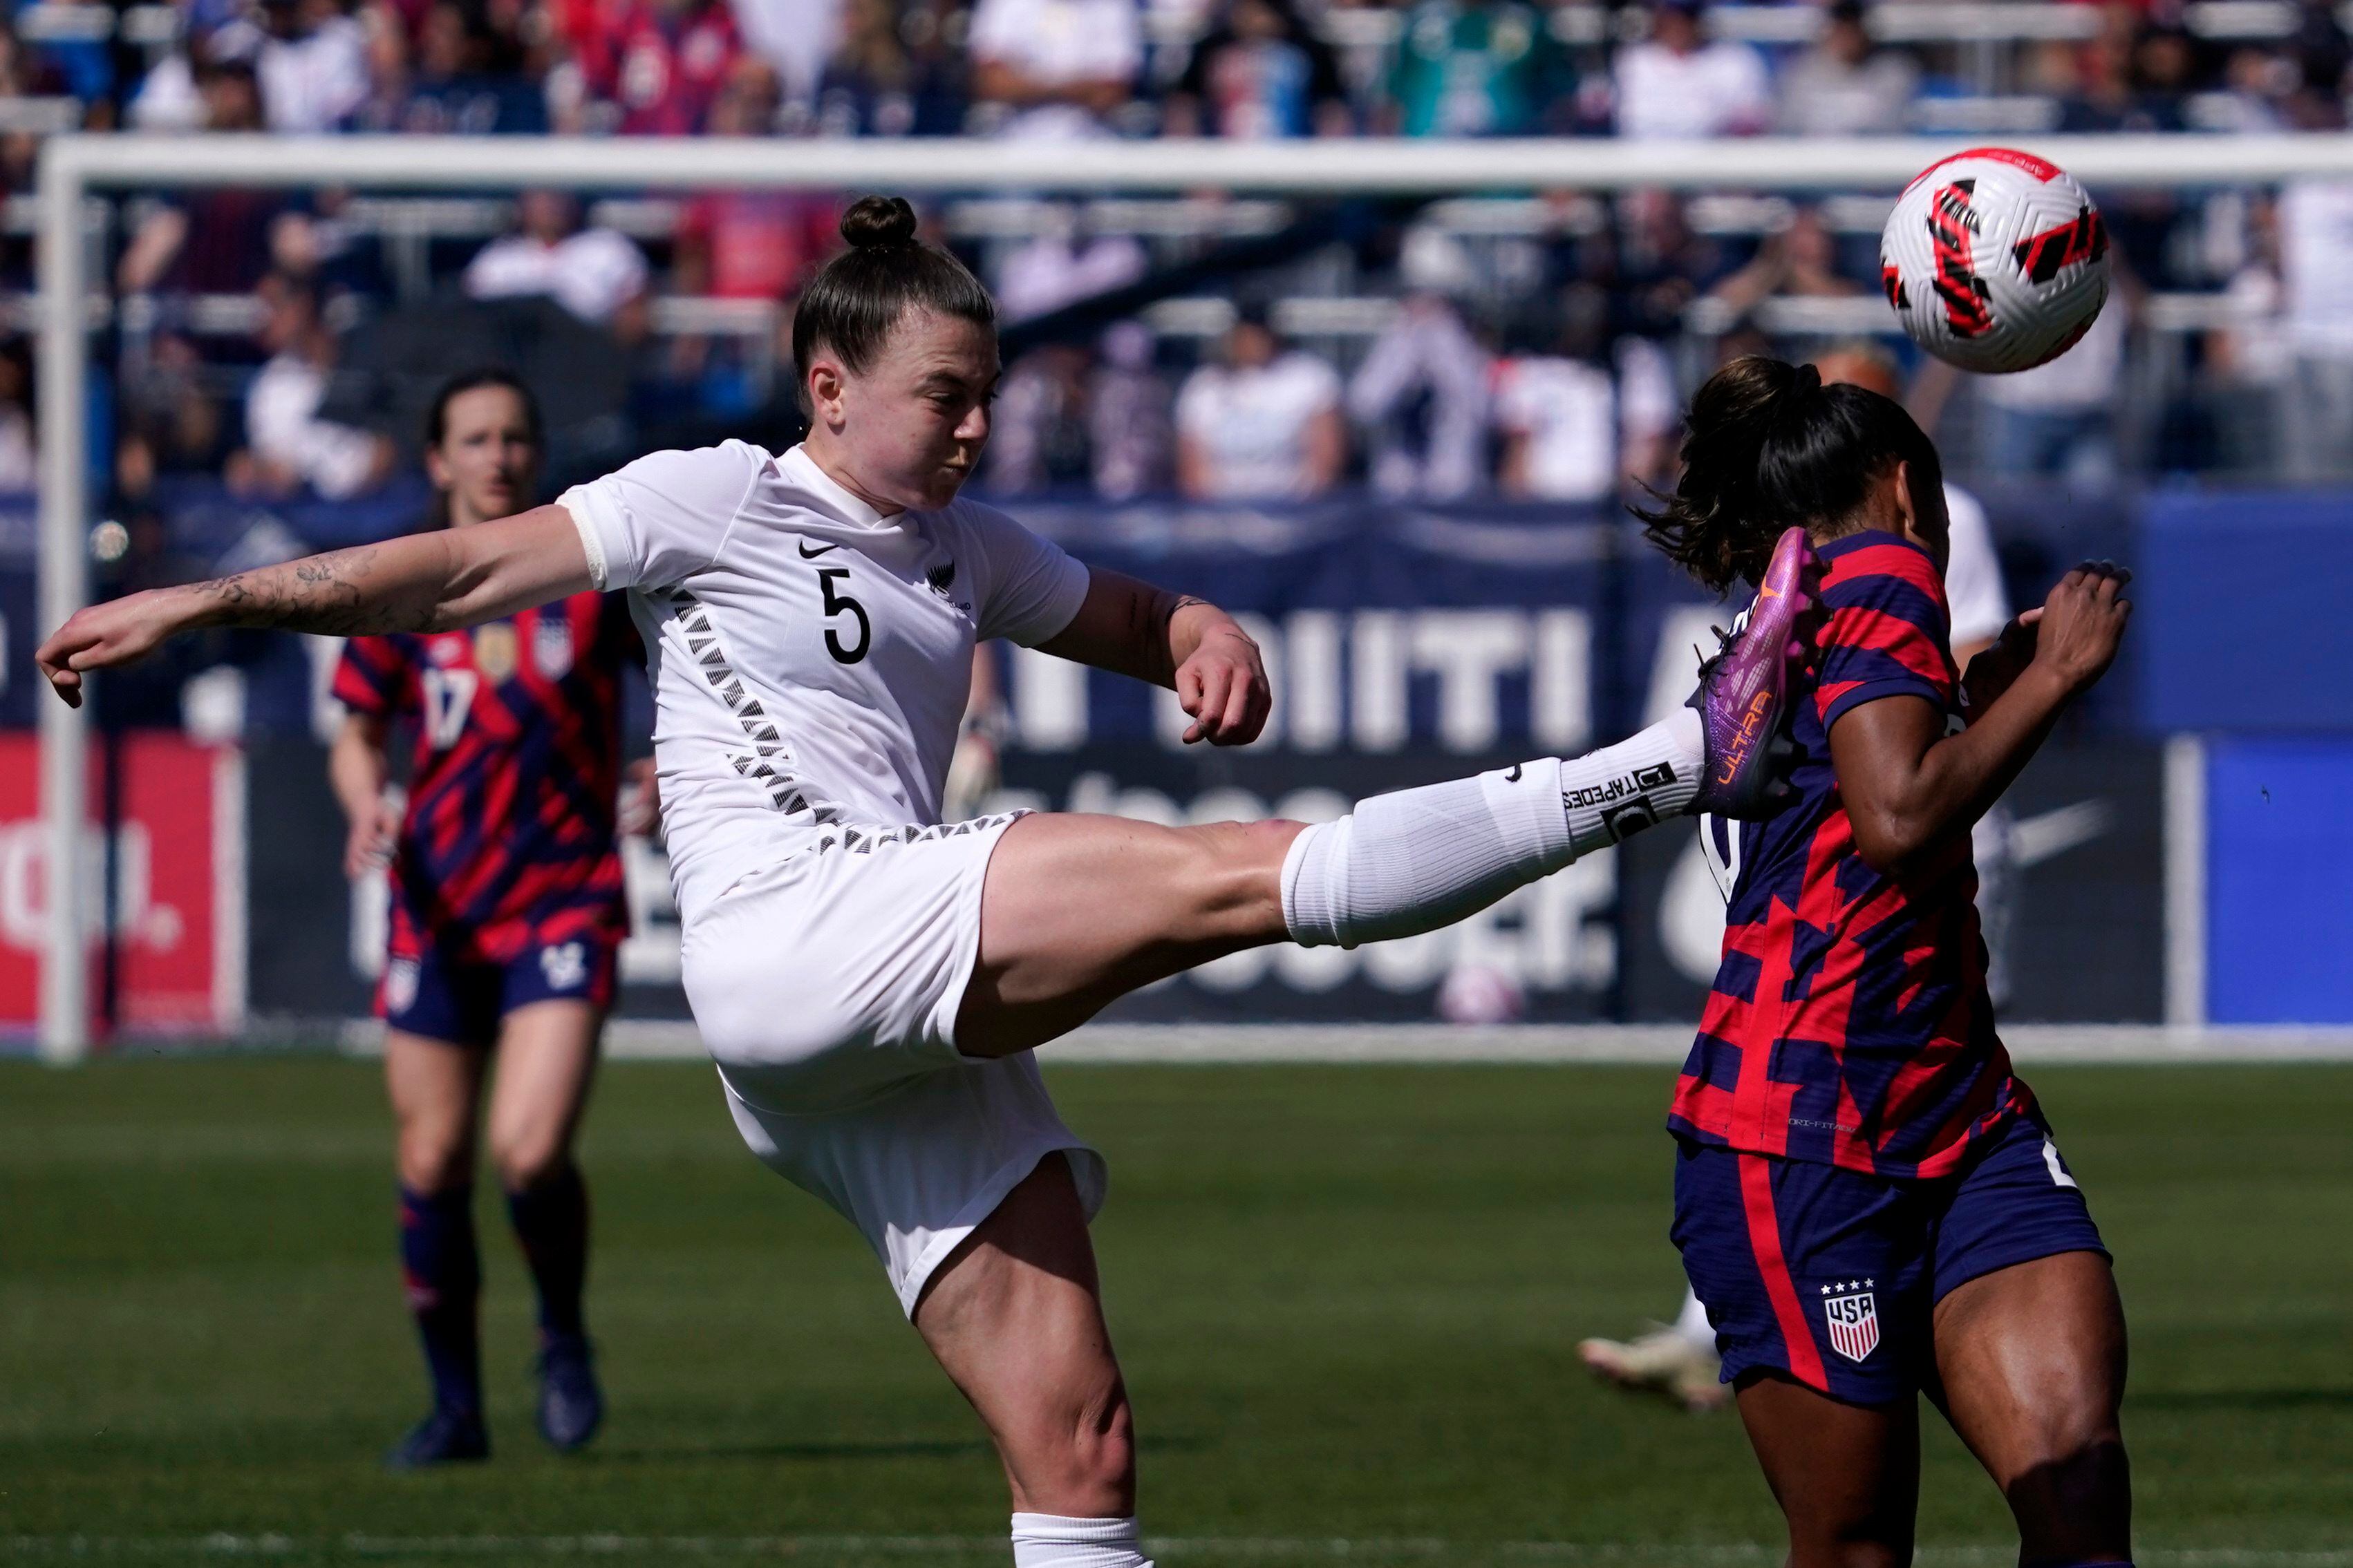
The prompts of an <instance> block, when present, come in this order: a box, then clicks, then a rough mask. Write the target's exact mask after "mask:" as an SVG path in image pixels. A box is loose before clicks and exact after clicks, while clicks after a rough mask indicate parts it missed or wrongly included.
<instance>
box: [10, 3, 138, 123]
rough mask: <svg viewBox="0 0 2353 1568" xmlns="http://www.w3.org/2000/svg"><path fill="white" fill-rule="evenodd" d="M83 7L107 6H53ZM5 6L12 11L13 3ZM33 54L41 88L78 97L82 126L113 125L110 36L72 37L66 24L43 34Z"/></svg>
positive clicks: (100, 7) (65, 6)
mask: <svg viewBox="0 0 2353 1568" xmlns="http://www.w3.org/2000/svg"><path fill="white" fill-rule="evenodd" d="M83 7H87V8H88V9H89V10H90V11H93V12H96V11H104V10H106V9H108V8H109V7H107V6H106V5H101V4H100V3H99V0H65V3H64V4H62V5H58V7H57V9H58V10H60V11H65V12H68V13H69V14H70V13H71V12H73V11H75V10H79V9H81V8H83ZM9 9H10V10H11V11H12V12H13V11H15V10H16V6H13V5H12V6H10V7H9ZM110 31H111V29H110ZM19 47H22V46H21V45H20V46H19ZM33 54H34V57H35V59H36V60H37V64H36V65H35V67H34V71H35V74H37V76H38V77H39V78H40V79H41V84H42V87H43V89H44V90H45V91H47V92H51V93H57V94H60V95H62V96H64V97H68V98H73V99H79V100H80V102H81V105H82V129H83V130H85V131H111V130H112V129H113V128H114V83H115V64H116V58H117V57H116V53H115V49H114V47H113V43H112V40H111V39H110V38H109V37H106V36H105V34H104V33H100V34H99V35H98V36H96V37H76V36H73V31H72V29H70V28H69V29H65V30H63V32H62V33H61V34H60V33H52V34H51V35H50V36H49V37H45V38H43V39H42V41H41V43H40V45H39V46H38V47H37V49H36V50H34V51H33Z"/></svg>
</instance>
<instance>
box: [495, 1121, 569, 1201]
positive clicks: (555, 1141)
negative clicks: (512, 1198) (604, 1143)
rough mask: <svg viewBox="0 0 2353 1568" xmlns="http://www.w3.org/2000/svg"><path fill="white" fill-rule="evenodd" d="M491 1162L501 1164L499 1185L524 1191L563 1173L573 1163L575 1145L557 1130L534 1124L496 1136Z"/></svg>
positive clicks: (515, 1191)
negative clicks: (525, 1128)
mask: <svg viewBox="0 0 2353 1568" xmlns="http://www.w3.org/2000/svg"><path fill="white" fill-rule="evenodd" d="M491 1163H492V1164H493V1165H495V1166H497V1167H498V1173H499V1184H500V1185H501V1186H503V1187H505V1188H506V1190H507V1191H509V1192H511V1193H524V1192H529V1191H530V1190H531V1189H532V1188H533V1187H537V1186H542V1185H544V1184H546V1183H548V1182H549V1181H551V1180H553V1179H554V1178H555V1177H557V1176H559V1175H561V1174H563V1173H564V1172H565V1168H566V1167H568V1166H569V1165H570V1164H571V1163H572V1147H571V1144H570V1142H569V1141H567V1140H566V1139H565V1138H562V1137H560V1136H558V1135H557V1134H555V1133H554V1132H551V1131H546V1130H544V1129H539V1128H533V1129H529V1130H527V1131H522V1132H516V1133H511V1134H509V1135H507V1136H506V1137H503V1138H493V1139H492V1140H491Z"/></svg>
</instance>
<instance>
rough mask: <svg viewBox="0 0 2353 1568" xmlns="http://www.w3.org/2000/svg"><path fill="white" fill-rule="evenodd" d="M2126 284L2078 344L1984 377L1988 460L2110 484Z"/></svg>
mask: <svg viewBox="0 0 2353 1568" xmlns="http://www.w3.org/2000/svg"><path fill="white" fill-rule="evenodd" d="M2122 295H2123V290H2122V289H2112V290H2111V291H2110V293H2109V296H2108V303H2107V307H2106V308H2105V310H2102V311H2101V312H2100V313H2099V315H2098V316H2097V317H2096V318H2094V321H2093V322H2092V325H2091V327H2090V328H2089V329H2088V330H2087V331H2085V332H2084V335H2083V337H2082V338H2080V339H2078V340H2077V342H2076V343H2075V346H2074V347H2073V348H2071V349H2069V350H2068V351H2067V352H2066V353H2063V354H2061V355H2060V356H2059V357H2058V358H2057V359H2054V360H2052V362H2051V363H2048V364H2043V365H2037V366H2036V367H2035V368H2034V369H2032V370H2022V371H2019V372H2018V373H2016V374H2011V375H1989V376H1981V377H1979V378H1978V394H1979V395H1980V396H1982V397H1983V398H1984V400H1985V404H1986V410H1987V414H1988V416H1989V418H1988V429H1987V441H1986V466H1987V467H1988V468H1991V469H1992V470H1993V471H1994V472H1996V473H2000V474H2037V475H2041V474H2048V475H2055V476H2058V477H2060V478H2063V479H2067V480H2068V481H2070V482H2071V483H2074V484H2085V485H2100V484H2106V483H2108V482H2110V481H2112V480H2113V479H2115V478H2116V397H2117V394H2118V393H2119V391H2120V390H2121V389H2122V387H2123V384H2124V368H2125V342H2126V337H2127V336H2128V335H2129V333H2128V331H2127V322H2128V320H2129V318H2130V316H2131V314H2132V312H2131V310H2130V308H2129V305H2128V303H2127V301H2126V300H2125V299H2124V298H2123V297H2122Z"/></svg>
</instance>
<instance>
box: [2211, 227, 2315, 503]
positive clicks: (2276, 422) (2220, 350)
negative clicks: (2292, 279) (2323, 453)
mask: <svg viewBox="0 0 2353 1568" xmlns="http://www.w3.org/2000/svg"><path fill="white" fill-rule="evenodd" d="M2247 227H2248V230H2249V236H2248V237H2249V240H2250V242H2251V245H2250V248H2251V251H2252V254H2250V255H2249V257H2248V258H2247V260H2246V262H2245V264H2244V265H2242V267H2241V268H2239V269H2238V271H2237V272H2235V273H2233V274H2232V277H2231V280H2230V282H2229V284H2228V285H2227V286H2226V287H2225V288H2224V289H2223V290H2222V296H2223V298H2224V299H2225V300H2228V301H2229V302H2230V304H2231V305H2232V307H2233V308H2234V310H2235V311H2236V312H2237V317H2236V319H2235V320H2234V321H2232V323H2231V324H2230V325H2229V326H2227V327H2222V328H2220V329H2218V330H2216V331H2211V332H2209V333H2207V334H2206V341H2205V344H2204V348H2205V367H2204V368H2205V377H2204V379H2205V385H2204V387H2203V389H2202V390H2203V392H2204V394H2205V403H2206V407H2207V411H2208V414H2209V416H2210V420H2211V425H2212V427H2213V431H2214V442H2215V457H2216V458H2217V459H2218V460H2219V462H2220V463H2221V466H2222V467H2223V468H2230V469H2234V470H2236V471H2239V472H2242V473H2273V472H2276V471H2277V470H2278V469H2279V468H2280V467H2281V463H2280V458H2281V452H2280V445H2281V443H2280V438H2279V436H2280V427H2281V426H2282V424H2283V422H2284V410H2283V409H2282V407H2281V403H2282V401H2283V399H2284V397H2285V396H2287V395H2288V389H2289V387H2290V386H2291V385H2292V384H2294V382H2295V378H2296V344H2295V338H2294V337H2293V336H2292V330H2291V327H2290V324H2289V321H2288V319H2287V289H2286V286H2285V285H2284V283H2283V281H2282V280H2281V278H2280V256H2279V222H2278V209H2277V207H2276V206H2275V205H2274V204H2273V203H2271V202H2269V201H2265V202H2261V203H2258V204H2257V205H2256V206H2255V208H2254V210H2253V212H2252V213H2251V214H2250V216H2249V220H2248V225H2247Z"/></svg>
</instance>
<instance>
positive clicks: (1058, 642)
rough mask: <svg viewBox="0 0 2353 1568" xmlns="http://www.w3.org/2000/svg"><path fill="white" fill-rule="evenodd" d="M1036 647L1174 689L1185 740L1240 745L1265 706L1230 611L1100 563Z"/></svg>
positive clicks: (1267, 693)
mask: <svg viewBox="0 0 2353 1568" xmlns="http://www.w3.org/2000/svg"><path fill="white" fill-rule="evenodd" d="M1039 648H1040V651H1042V652H1045V653H1050V654H1052V655H1054V656H1055V657H1056V658H1067V659H1071V660H1073V661H1075V662H1076V663H1079V664H1086V665H1092V666H1093V667H1094V668H1097V669H1108V670H1111V671H1113V672H1114V673H1116V674H1120V675H1129V676H1134V678H1135V679H1138V680H1142V681H1145V682H1148V683H1149V684H1151V685H1154V686H1161V687H1166V688H1168V689H1171V690H1174V691H1175V692H1176V700H1177V701H1178V702H1179V703H1180V704H1181V705H1182V706H1183V707H1184V710H1185V711H1186V712H1187V714H1189V715H1190V716H1191V717H1192V720H1193V722H1192V723H1191V724H1190V725H1188V726H1187V728H1186V731H1185V741H1186V743H1187V744H1188V745H1189V744H1191V743H1193V742H1196V741H1207V742H1209V743H1210V744H1211V745H1213V746H1244V745H1248V744H1249V743H1250V742H1252V741H1255V740H1257V739H1258V736H1259V731H1261V730H1262V729H1264V728H1265V727H1266V718H1267V714H1268V712H1269V711H1270V710H1271V709H1272V707H1273V702H1274V698H1273V693H1272V690H1271V688H1269V686H1268V685H1267V679H1266V666H1265V664H1264V662H1263V661H1262V660H1261V658H1260V657H1259V648H1258V644H1257V643H1256V642H1254V641H1252V640H1251V639H1250V634H1249V633H1248V632H1245V631H1244V630H1242V628H1241V626H1240V624H1238V623H1237V622H1236V621H1235V620H1234V618H1233V617H1232V616H1229V615H1228V614H1226V612H1225V611H1223V610H1221V609H1219V608H1218V606H1217V605H1212V604H1210V603H1209V602H1208V601H1207V600H1206V599H1197V598H1194V597H1193V596H1192V595H1189V594H1172V593H1170V592H1168V591H1167V590H1166V589H1165V588H1155V587H1154V586H1152V585H1151V584H1148V583H1141V582H1138V581H1137V580H1136V579H1134V578H1133V577H1130V576H1126V575H1124V574H1122V573H1118V572H1107V571H1104V570H1103V568H1101V567H1095V568H1093V569H1092V571H1091V572H1090V574H1089V580H1088V584H1087V596H1086V598H1085V599H1084V600H1083V601H1082V603H1081V604H1080V605H1079V613H1078V614H1077V616H1074V617H1072V619H1071V624H1070V625H1069V626H1066V627H1064V628H1063V629H1062V631H1061V632H1060V634H1058V635H1057V636H1055V637H1052V638H1051V639H1050V640H1049V641H1047V642H1045V643H1042V644H1040V645H1039Z"/></svg>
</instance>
